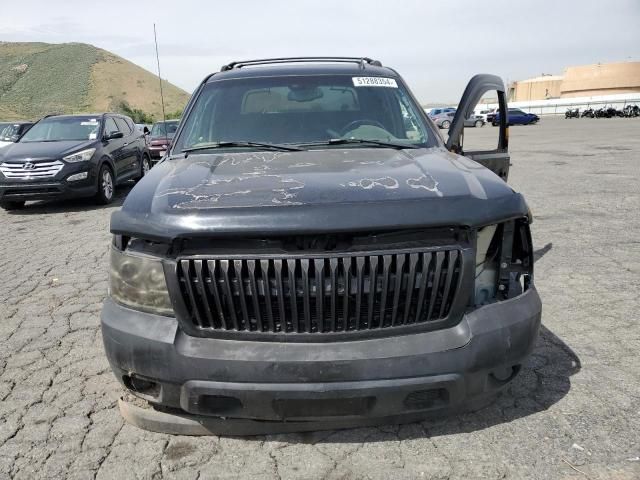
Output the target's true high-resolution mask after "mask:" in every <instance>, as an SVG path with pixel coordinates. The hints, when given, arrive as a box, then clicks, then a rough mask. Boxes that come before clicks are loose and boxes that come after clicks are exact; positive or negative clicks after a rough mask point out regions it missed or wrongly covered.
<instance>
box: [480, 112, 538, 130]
mask: <svg viewBox="0 0 640 480" xmlns="http://www.w3.org/2000/svg"><path fill="white" fill-rule="evenodd" d="M538 121H540V117H539V116H538V115H535V114H533V113H526V112H523V111H522V110H520V109H519V108H510V109H509V125H532V124H534V123H537V122H538ZM499 124H500V112H499V111H498V112H497V113H496V114H495V116H494V117H493V119H492V120H491V125H493V126H494V127H497V126H498V125H499Z"/></svg>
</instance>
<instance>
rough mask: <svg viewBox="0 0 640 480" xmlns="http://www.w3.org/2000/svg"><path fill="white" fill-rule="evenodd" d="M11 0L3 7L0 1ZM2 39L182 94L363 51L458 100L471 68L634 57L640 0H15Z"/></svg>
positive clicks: (439, 98)
mask: <svg viewBox="0 0 640 480" xmlns="http://www.w3.org/2000/svg"><path fill="white" fill-rule="evenodd" d="M6 1H9V0H0V3H3V2H6ZM1 11H2V13H1V15H0V41H15V42H17V41H20V42H24V41H38V42H49V43H66V42H84V43H90V44H92V45H95V46H97V47H100V48H104V49H106V50H109V51H111V52H113V53H115V54H117V55H120V56H122V57H124V58H126V59H128V60H130V61H132V62H134V63H137V64H138V65H140V66H142V67H144V68H146V69H147V70H150V71H152V72H154V73H156V72H157V67H156V60H155V51H154V44H153V24H154V22H155V24H156V27H157V30H158V43H159V51H160V62H161V70H162V77H163V78H166V79H168V80H169V81H170V82H172V83H174V84H175V85H178V86H179V87H182V88H184V89H185V90H187V91H188V92H191V91H193V89H194V88H195V87H196V86H197V85H198V83H199V82H200V81H201V80H202V78H204V77H205V76H206V75H207V74H209V73H211V72H214V71H218V70H219V69H220V66H222V65H223V64H225V63H228V62H230V61H233V60H245V59H251V58H264V57H281V56H303V55H304V56H309V55H336V56H358V57H359V56H368V57H372V58H375V59H379V60H380V61H381V62H382V63H383V65H388V66H391V67H393V68H395V69H396V70H397V71H398V72H399V73H400V74H401V75H402V76H403V78H404V79H405V80H406V82H407V83H408V84H409V86H410V88H411V89H412V90H413V92H414V93H415V94H416V96H417V97H418V99H419V100H420V101H421V103H429V102H445V103H446V102H454V101H457V100H458V99H459V97H460V95H461V93H462V91H463V89H464V87H465V85H466V83H467V81H468V80H469V78H471V77H472V76H473V75H474V74H476V73H494V74H497V75H500V76H501V77H502V78H503V79H504V80H505V82H510V81H513V80H518V79H524V78H530V77H533V76H538V75H540V74H542V73H550V74H561V73H562V72H563V70H564V68H566V67H567V66H569V65H580V64H588V63H598V62H601V63H606V62H613V61H630V60H631V61H640V28H638V25H640V0H608V1H593V0H564V1H563V0H553V1H549V0H526V1H516V0H510V1H508V0H484V1H474V0H465V1H462V0H460V1H446V0H438V1H433V0H423V1H419V0H393V1H390V0H385V1H377V0H350V1H348V0H322V1H314V2H312V1H307V0H297V1H293V0H290V1H284V0H227V1H219V0H210V1H194V0H180V1H172V2H169V1H164V0H153V1H136V0H110V1H109V2H87V1H86V0H84V1H77V0H64V1H60V0H58V1H54V0H21V1H14V2H10V7H9V8H7V7H4V8H2V9H1Z"/></svg>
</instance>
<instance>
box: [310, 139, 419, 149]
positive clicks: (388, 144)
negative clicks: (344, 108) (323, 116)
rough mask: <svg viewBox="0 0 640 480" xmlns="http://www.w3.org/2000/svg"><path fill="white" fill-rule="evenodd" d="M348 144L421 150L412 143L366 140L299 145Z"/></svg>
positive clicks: (334, 140)
mask: <svg viewBox="0 0 640 480" xmlns="http://www.w3.org/2000/svg"><path fill="white" fill-rule="evenodd" d="M348 144H362V145H377V146H379V147H387V148H395V149H397V150H402V149H404V148H421V147H419V146H418V145H413V144H412V143H395V142H384V141H382V140H365V139H364V138H332V139H330V140H327V141H326V142H315V143H301V144H298V145H304V146H315V145H348Z"/></svg>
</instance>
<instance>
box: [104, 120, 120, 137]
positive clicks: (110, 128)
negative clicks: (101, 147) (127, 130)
mask: <svg viewBox="0 0 640 480" xmlns="http://www.w3.org/2000/svg"><path fill="white" fill-rule="evenodd" d="M104 131H105V133H106V134H107V135H113V134H114V133H118V132H119V131H120V130H118V126H117V125H116V122H114V121H113V118H111V117H109V118H107V120H106V122H105V124H104Z"/></svg>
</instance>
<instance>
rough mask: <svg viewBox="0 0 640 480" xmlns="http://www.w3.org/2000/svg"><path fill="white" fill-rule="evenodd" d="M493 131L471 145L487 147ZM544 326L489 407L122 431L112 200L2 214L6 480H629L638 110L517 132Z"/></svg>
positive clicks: (638, 304)
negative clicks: (444, 414)
mask: <svg viewBox="0 0 640 480" xmlns="http://www.w3.org/2000/svg"><path fill="white" fill-rule="evenodd" d="M495 135H496V130H495V129H494V128H492V127H490V126H486V127H484V128H482V129H476V130H474V129H469V132H468V134H467V138H466V142H467V145H469V144H470V142H478V143H485V144H486V143H487V142H489V141H490V139H493V138H494V136H495ZM511 151H512V162H513V166H512V170H511V178H510V181H511V184H512V185H513V186H514V188H516V189H517V190H519V191H521V192H523V193H524V194H525V195H526V197H527V200H528V202H529V205H530V207H531V209H532V211H533V213H534V216H535V221H534V224H533V226H532V228H533V235H534V242H535V246H536V257H537V262H536V279H535V280H536V284H537V287H538V289H539V291H540V294H541V296H542V299H543V303H544V307H543V308H544V310H543V325H544V326H543V328H542V331H541V336H540V338H539V341H538V344H537V347H536V349H535V352H534V354H533V356H532V357H531V358H530V360H529V361H528V363H527V364H526V365H525V367H524V369H523V372H522V373H521V375H520V376H519V377H518V378H517V379H516V380H515V381H514V383H513V384H512V385H511V386H510V387H509V388H508V389H507V390H506V391H505V392H504V393H503V394H502V396H501V397H500V398H499V400H498V401H497V402H496V403H495V404H493V405H492V406H490V407H487V408H485V409H483V410H480V411H478V412H475V413H469V414H464V415H460V416H457V417H453V418H443V419H439V420H433V421H426V422H423V423H419V424H411V425H403V426H400V427H398V426H386V427H380V428H364V429H356V430H346V431H336V432H318V433H309V434H299V435H277V436H267V437H257V438H252V439H239V438H228V437H227V438H218V437H207V438H190V437H171V436H168V435H162V434H155V433H150V432H145V431H142V430H139V429H137V428H135V427H132V426H129V425H125V424H124V423H123V421H122V420H121V418H120V415H119V413H118V410H117V407H116V400H117V398H118V397H119V396H120V395H121V394H122V390H121V388H120V386H119V384H118V383H117V382H116V380H115V378H114V377H113V375H112V373H111V371H110V369H109V366H108V364H107V361H106V359H105V357H104V354H103V350H102V339H101V335H100V329H99V311H100V308H101V303H102V300H103V298H104V296H105V293H106V289H107V251H108V244H109V241H110V235H109V231H108V226H109V215H110V213H111V212H112V211H114V210H115V209H117V208H118V207H119V205H120V204H121V203H122V200H123V198H124V196H125V195H126V189H121V190H120V192H119V194H118V200H117V201H116V203H115V204H113V205H112V206H109V207H108V208H97V207H95V206H94V205H93V204H92V203H91V202H90V201H73V202H51V203H32V204H28V206H27V208H26V209H25V210H22V211H16V212H11V213H7V212H4V211H0V252H1V253H0V272H1V273H0V345H1V348H0V400H1V402H0V478H65V477H68V478H77V479H85V478H87V479H88V478H99V479H112V478H158V477H161V476H162V477H165V478H181V479H182V478H183V479H196V478H200V479H205V478H265V479H271V478H274V479H278V478H279V479H288V478H313V479H315V478H330V479H360V478H363V479H364V478H374V479H390V478H393V479H400V478H407V479H412V478H434V479H464V478H491V479H494V478H495V479H497V478H513V479H520V478H545V479H565V478H566V479H569V478H575V479H592V480H595V479H637V478H640V435H639V434H638V432H640V355H639V354H638V352H639V351H640V314H639V313H638V312H639V311H640V299H639V296H638V289H639V288H640V118H638V119H577V120H564V119H559V118H558V119H546V118H545V119H543V120H542V122H541V123H540V124H539V125H535V126H526V127H513V128H511Z"/></svg>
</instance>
